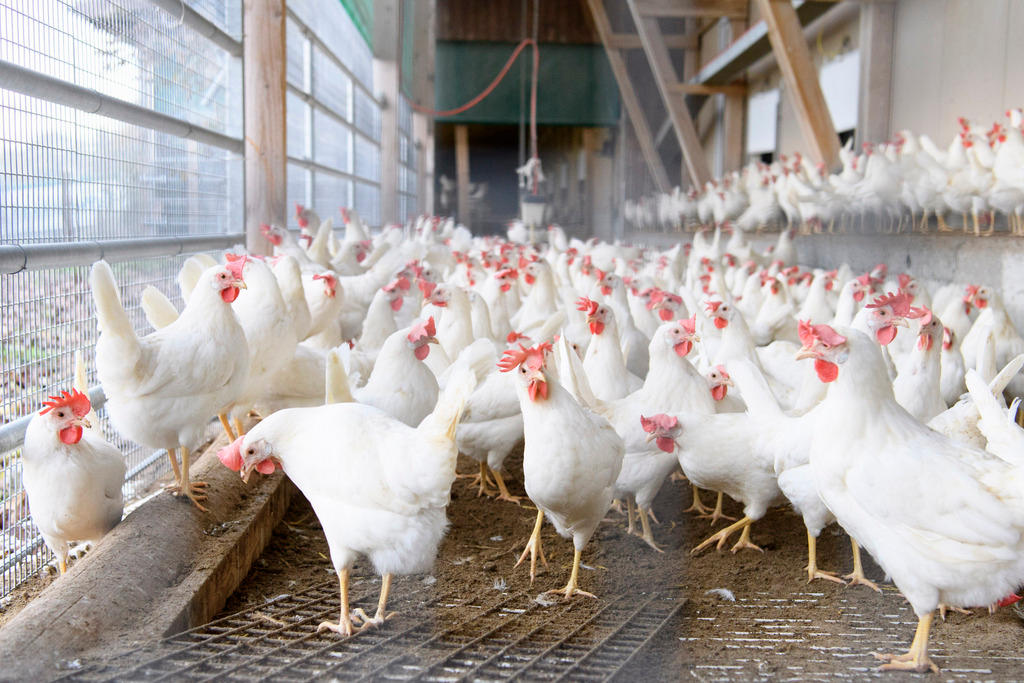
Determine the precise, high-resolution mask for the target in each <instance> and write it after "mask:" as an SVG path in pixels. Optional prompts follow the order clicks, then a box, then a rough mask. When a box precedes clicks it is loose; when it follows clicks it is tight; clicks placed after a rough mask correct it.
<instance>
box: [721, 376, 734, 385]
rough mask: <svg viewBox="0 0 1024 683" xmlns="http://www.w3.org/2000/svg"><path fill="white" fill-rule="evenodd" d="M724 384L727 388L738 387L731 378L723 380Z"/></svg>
mask: <svg viewBox="0 0 1024 683" xmlns="http://www.w3.org/2000/svg"><path fill="white" fill-rule="evenodd" d="M722 384H724V385H725V386H727V387H734V386H736V383H735V382H733V381H732V379H729V378H726V379H724V380H722Z"/></svg>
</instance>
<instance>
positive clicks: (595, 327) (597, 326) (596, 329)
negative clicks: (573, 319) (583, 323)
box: [590, 320, 604, 334]
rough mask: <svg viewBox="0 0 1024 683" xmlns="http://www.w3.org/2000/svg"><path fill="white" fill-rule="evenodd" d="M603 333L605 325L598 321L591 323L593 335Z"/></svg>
mask: <svg viewBox="0 0 1024 683" xmlns="http://www.w3.org/2000/svg"><path fill="white" fill-rule="evenodd" d="M602 332H604V323H602V322H598V321H596V320H595V321H594V322H592V323H590V333H591V334H601V333H602Z"/></svg>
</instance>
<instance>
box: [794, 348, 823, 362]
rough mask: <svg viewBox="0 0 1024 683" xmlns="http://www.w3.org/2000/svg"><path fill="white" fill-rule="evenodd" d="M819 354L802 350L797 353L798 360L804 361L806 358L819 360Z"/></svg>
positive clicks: (810, 350)
mask: <svg viewBox="0 0 1024 683" xmlns="http://www.w3.org/2000/svg"><path fill="white" fill-rule="evenodd" d="M817 357H818V354H817V353H815V352H814V351H813V350H812V349H800V350H799V351H797V354H796V360H804V359H805V358H817Z"/></svg>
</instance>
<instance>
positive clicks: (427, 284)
mask: <svg viewBox="0 0 1024 683" xmlns="http://www.w3.org/2000/svg"><path fill="white" fill-rule="evenodd" d="M416 285H417V286H418V287H419V288H420V293H421V294H422V295H423V298H424V299H429V298H430V295H431V294H433V293H434V290H435V289H437V283H436V282H431V281H430V280H423V279H420V280H417V281H416Z"/></svg>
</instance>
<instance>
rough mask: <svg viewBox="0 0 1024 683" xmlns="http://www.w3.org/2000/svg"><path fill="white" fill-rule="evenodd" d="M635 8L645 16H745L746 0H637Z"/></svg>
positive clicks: (740, 17) (742, 17)
mask: <svg viewBox="0 0 1024 683" xmlns="http://www.w3.org/2000/svg"><path fill="white" fill-rule="evenodd" d="M636 8H637V11H638V12H639V13H640V14H641V15H643V16H645V17H675V18H680V17H734V18H737V19H745V18H746V16H747V0H637V2H636Z"/></svg>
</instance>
